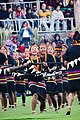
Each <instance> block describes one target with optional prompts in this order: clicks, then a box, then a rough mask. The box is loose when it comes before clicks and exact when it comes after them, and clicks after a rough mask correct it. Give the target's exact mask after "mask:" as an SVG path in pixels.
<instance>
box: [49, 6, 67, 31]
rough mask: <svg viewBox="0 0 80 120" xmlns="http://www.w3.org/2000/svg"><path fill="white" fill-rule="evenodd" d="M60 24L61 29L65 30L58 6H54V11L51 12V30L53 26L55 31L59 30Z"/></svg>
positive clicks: (62, 16) (61, 13)
mask: <svg viewBox="0 0 80 120" xmlns="http://www.w3.org/2000/svg"><path fill="white" fill-rule="evenodd" d="M60 24H61V27H62V28H61V29H62V30H66V22H65V21H64V14H63V12H62V11H61V10H60V5H59V4H57V5H56V9H55V10H53V12H52V20H51V26H52V29H53V30H54V25H55V30H56V31H59V30H60Z"/></svg>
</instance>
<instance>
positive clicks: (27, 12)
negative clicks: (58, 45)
mask: <svg viewBox="0 0 80 120" xmlns="http://www.w3.org/2000/svg"><path fill="white" fill-rule="evenodd" d="M0 7H1V8H0V20H4V19H8V18H9V19H38V18H43V19H44V20H41V26H42V30H49V29H50V30H53V31H54V30H57V31H58V30H59V29H62V30H66V28H68V29H70V28H71V21H70V20H67V22H65V21H64V18H70V17H72V18H74V9H73V0H70V1H69V4H68V5H67V6H64V5H63V1H57V2H56V4H55V6H51V5H49V4H48V5H47V3H46V2H45V3H42V4H41V7H40V9H39V10H38V9H37V5H36V4H33V5H32V8H31V7H29V6H28V4H26V5H25V6H24V4H17V5H13V7H11V5H10V4H8V5H7V6H5V3H2V4H1V5H0ZM47 18H48V19H51V20H49V21H48V22H47ZM45 20H46V21H45ZM29 23H30V26H31V27H32V21H31V20H29ZM74 25H75V24H74ZM0 26H1V27H4V26H3V22H0ZM35 27H37V28H38V27H39V26H38V21H37V20H34V28H35Z"/></svg>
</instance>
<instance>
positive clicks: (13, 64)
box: [8, 55, 17, 66]
mask: <svg viewBox="0 0 80 120" xmlns="http://www.w3.org/2000/svg"><path fill="white" fill-rule="evenodd" d="M8 64H11V66H17V63H16V61H15V60H14V59H13V57H11V56H10V55H9V56H8Z"/></svg>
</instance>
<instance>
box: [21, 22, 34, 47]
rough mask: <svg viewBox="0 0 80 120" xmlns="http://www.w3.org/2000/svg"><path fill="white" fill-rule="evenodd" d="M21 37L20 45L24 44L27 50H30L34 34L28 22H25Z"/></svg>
mask: <svg viewBox="0 0 80 120" xmlns="http://www.w3.org/2000/svg"><path fill="white" fill-rule="evenodd" d="M19 35H20V42H21V43H20V44H22V43H24V46H25V48H29V45H30V44H31V36H32V35H33V32H32V30H31V28H30V27H29V24H28V22H26V21H25V22H23V24H22V27H21V29H20V32H19Z"/></svg>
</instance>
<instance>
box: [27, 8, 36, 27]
mask: <svg viewBox="0 0 80 120" xmlns="http://www.w3.org/2000/svg"><path fill="white" fill-rule="evenodd" d="M26 18H27V19H37V18H38V16H37V15H35V14H34V13H33V12H32V10H31V8H28V9H27V11H26ZM29 23H30V26H31V27H32V20H29ZM34 27H38V22H37V20H34Z"/></svg>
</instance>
